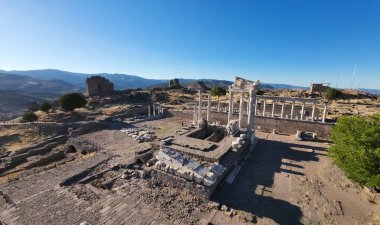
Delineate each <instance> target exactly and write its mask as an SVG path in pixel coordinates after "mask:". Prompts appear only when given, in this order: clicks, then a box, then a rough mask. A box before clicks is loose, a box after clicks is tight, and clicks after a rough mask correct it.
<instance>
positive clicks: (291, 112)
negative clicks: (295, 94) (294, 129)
mask: <svg viewBox="0 0 380 225" xmlns="http://www.w3.org/2000/svg"><path fill="white" fill-rule="evenodd" d="M293 113H294V101H293V102H292V108H291V110H290V119H293Z"/></svg>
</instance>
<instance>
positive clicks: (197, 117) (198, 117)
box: [193, 90, 211, 125]
mask: <svg viewBox="0 0 380 225" xmlns="http://www.w3.org/2000/svg"><path fill="white" fill-rule="evenodd" d="M198 94H199V96H198V106H194V115H193V124H194V125H197V123H198V124H200V123H201V122H202V119H203V118H202V91H201V90H199V93H198ZM210 119H211V95H210V94H208V95H207V116H206V120H207V122H210Z"/></svg>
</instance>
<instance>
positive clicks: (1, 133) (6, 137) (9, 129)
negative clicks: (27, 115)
mask: <svg viewBox="0 0 380 225" xmlns="http://www.w3.org/2000/svg"><path fill="white" fill-rule="evenodd" d="M45 138H46V137H44V136H42V135H41V134H40V133H39V130H38V128H37V127H32V126H28V127H25V126H0V149H3V150H4V151H13V150H15V149H18V148H22V147H26V146H29V145H30V144H32V143H35V142H38V141H41V140H44V139H45Z"/></svg>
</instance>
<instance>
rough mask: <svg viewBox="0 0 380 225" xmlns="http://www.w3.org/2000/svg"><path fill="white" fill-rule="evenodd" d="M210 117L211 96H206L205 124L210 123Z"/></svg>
mask: <svg viewBox="0 0 380 225" xmlns="http://www.w3.org/2000/svg"><path fill="white" fill-rule="evenodd" d="M210 115H211V95H210V94H208V96H207V122H208V123H210V119H211V118H210Z"/></svg>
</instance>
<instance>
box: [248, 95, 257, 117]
mask: <svg viewBox="0 0 380 225" xmlns="http://www.w3.org/2000/svg"><path fill="white" fill-rule="evenodd" d="M251 98H252V96H250V97H249V100H251ZM256 114H257V98H255V112H254V115H255V116H256Z"/></svg>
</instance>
